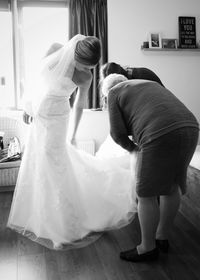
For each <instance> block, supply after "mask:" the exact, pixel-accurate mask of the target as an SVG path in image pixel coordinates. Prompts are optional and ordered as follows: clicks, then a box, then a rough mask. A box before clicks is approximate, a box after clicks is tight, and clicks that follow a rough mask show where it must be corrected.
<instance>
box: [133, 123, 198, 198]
mask: <svg viewBox="0 0 200 280" xmlns="http://www.w3.org/2000/svg"><path fill="white" fill-rule="evenodd" d="M198 136H199V130H198V129H197V128H193V127H183V128H179V129H176V130H174V131H171V132H169V133H167V134H165V135H163V136H161V137H159V138H158V139H156V140H154V141H152V142H150V143H148V144H145V145H144V146H143V147H142V148H141V150H140V151H139V152H138V160H137V168H136V178H137V180H136V192H137V195H138V196H139V197H151V196H159V195H169V194H170V193H172V192H173V191H174V189H175V188H176V187H177V186H179V187H180V190H181V192H182V194H184V193H185V192H186V189H187V188H186V178H187V168H188V165H189V163H190V161H191V159H192V156H193V153H194V151H195V148H196V145H197V142H198Z"/></svg>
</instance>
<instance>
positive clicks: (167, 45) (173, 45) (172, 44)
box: [162, 38, 178, 49]
mask: <svg viewBox="0 0 200 280" xmlns="http://www.w3.org/2000/svg"><path fill="white" fill-rule="evenodd" d="M162 47H163V48H164V49H177V47H178V44H177V39H165V38H164V39H162Z"/></svg>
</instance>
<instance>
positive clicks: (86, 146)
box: [76, 139, 95, 155]
mask: <svg viewBox="0 0 200 280" xmlns="http://www.w3.org/2000/svg"><path fill="white" fill-rule="evenodd" d="M76 143H77V144H76V147H77V149H79V150H83V151H84V152H87V153H89V154H91V155H95V141H94V140H93V139H91V140H77V142H76Z"/></svg>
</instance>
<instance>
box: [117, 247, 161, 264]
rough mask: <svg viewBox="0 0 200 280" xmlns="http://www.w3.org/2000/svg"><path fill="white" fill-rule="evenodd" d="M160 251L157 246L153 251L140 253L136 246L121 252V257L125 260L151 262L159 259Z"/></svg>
mask: <svg viewBox="0 0 200 280" xmlns="http://www.w3.org/2000/svg"><path fill="white" fill-rule="evenodd" d="M158 256H159V251H158V248H155V249H153V250H151V251H148V252H146V253H144V254H138V251H137V248H134V249H132V250H129V251H124V252H121V253H120V258H121V259H122V260H125V261H130V262H149V261H155V260H157V259H158Z"/></svg>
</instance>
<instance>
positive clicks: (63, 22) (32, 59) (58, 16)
mask: <svg viewBox="0 0 200 280" xmlns="http://www.w3.org/2000/svg"><path fill="white" fill-rule="evenodd" d="M33 2H34V1H32V3H31V6H25V4H26V1H24V2H22V5H23V6H21V7H20V8H21V9H20V13H19V15H20V19H19V21H20V22H21V24H20V25H21V34H20V37H21V42H20V45H21V48H20V58H21V59H20V85H21V87H20V90H21V92H20V97H23V94H26V93H25V92H23V83H24V81H25V80H26V79H30V78H31V73H32V71H34V68H35V67H37V64H38V63H39V61H40V60H41V59H42V57H43V56H44V55H45V53H46V52H47V50H48V49H49V47H50V45H51V44H52V43H54V42H58V43H61V44H64V43H65V42H66V41H67V40H68V39H69V38H68V8H67V7H66V5H64V4H63V5H62V6H61V7H60V5H56V2H51V3H49V2H48V4H47V3H45V2H43V5H42V6H40V7H38V6H36V4H35V5H34V6H33ZM41 2H42V1H41ZM41 2H40V4H39V5H41ZM27 3H28V2H27ZM29 3H30V2H29ZM51 5H52V6H51ZM19 104H20V102H19ZM19 106H20V105H19Z"/></svg>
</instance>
